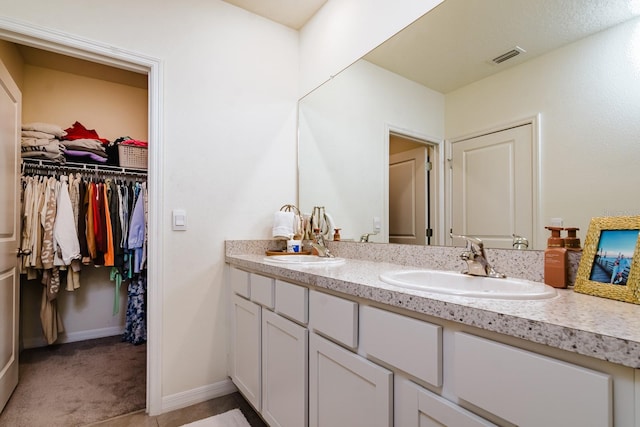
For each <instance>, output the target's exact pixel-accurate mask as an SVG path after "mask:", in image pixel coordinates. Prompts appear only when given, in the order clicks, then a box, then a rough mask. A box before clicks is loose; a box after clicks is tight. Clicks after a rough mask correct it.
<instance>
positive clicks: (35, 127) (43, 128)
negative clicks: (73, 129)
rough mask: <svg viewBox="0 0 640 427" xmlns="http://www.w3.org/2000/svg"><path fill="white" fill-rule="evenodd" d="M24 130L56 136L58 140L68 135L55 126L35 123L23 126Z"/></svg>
mask: <svg viewBox="0 0 640 427" xmlns="http://www.w3.org/2000/svg"><path fill="white" fill-rule="evenodd" d="M22 130H31V131H36V132H44V133H49V134H51V135H54V136H56V137H58V138H62V137H63V136H66V135H67V132H65V131H64V130H63V129H62V128H61V127H60V126H58V125H53V124H50V123H39V122H35V123H27V124H23V125H22Z"/></svg>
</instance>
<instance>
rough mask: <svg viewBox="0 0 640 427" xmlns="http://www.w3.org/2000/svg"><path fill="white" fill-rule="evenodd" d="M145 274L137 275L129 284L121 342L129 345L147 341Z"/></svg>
mask: <svg viewBox="0 0 640 427" xmlns="http://www.w3.org/2000/svg"><path fill="white" fill-rule="evenodd" d="M146 295H147V275H146V272H145V273H142V274H140V275H138V277H137V279H136V280H132V281H131V283H129V291H128V302H127V317H126V321H125V327H124V335H123V336H122V340H123V341H126V342H130V343H131V344H136V345H137V344H142V343H144V342H145V341H146V340H147V323H146V316H147V310H146V300H147V297H146Z"/></svg>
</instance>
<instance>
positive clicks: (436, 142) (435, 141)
mask: <svg viewBox="0 0 640 427" xmlns="http://www.w3.org/2000/svg"><path fill="white" fill-rule="evenodd" d="M392 133H394V134H396V135H401V136H403V137H406V138H409V139H414V140H416V142H420V143H423V144H425V145H430V146H431V147H433V159H432V163H433V164H434V169H435V173H434V174H433V177H434V179H435V183H434V185H433V187H434V188H435V189H436V195H435V197H434V199H433V200H434V203H435V205H436V206H435V208H434V212H435V218H434V219H433V229H434V232H435V235H436V238H435V239H433V242H432V246H433V245H443V244H444V242H445V240H444V239H445V234H444V231H445V214H444V212H445V211H444V208H445V186H444V182H445V177H444V169H445V168H444V158H445V156H444V154H445V150H444V139H443V138H438V137H435V136H432V135H427V134H424V133H422V132H418V131H415V130H412V129H406V128H403V127H400V126H395V125H393V124H390V123H385V125H384V144H382V146H383V150H384V152H383V155H382V158H383V161H384V164H383V165H381V167H382V169H383V171H384V172H383V178H382V183H383V185H382V192H383V194H382V200H383V204H384V206H383V209H382V215H383V217H382V224H384V230H385V233H386V236H385V237H386V239H387V241H388V239H389V136H390V135H391V134H392Z"/></svg>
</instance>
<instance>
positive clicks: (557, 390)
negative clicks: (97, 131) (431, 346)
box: [453, 332, 613, 427]
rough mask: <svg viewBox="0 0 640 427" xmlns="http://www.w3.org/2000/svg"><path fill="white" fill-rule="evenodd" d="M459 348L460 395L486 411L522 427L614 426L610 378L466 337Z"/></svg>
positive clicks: (460, 337)
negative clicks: (515, 391)
mask: <svg viewBox="0 0 640 427" xmlns="http://www.w3.org/2000/svg"><path fill="white" fill-rule="evenodd" d="M454 346H455V355H454V358H453V384H454V392H455V394H456V395H457V396H458V397H460V398H462V399H464V400H466V401H468V402H470V403H472V404H474V405H476V406H478V407H480V408H482V409H484V410H487V411H489V412H491V413H493V414H495V415H498V416H499V417H502V418H504V419H505V420H507V421H509V422H512V423H514V424H517V425H520V426H570V425H571V426H581V427H583V426H594V427H595V426H611V425H613V424H612V420H613V414H612V405H613V391H612V378H611V376H610V375H607V374H603V373H601V372H597V371H593V370H591V369H587V368H583V367H581V366H577V365H573V364H570V363H566V362H563V361H559V360H555V359H551V358H549V357H546V356H542V355H539V354H536V353H532V352H529V351H526V350H521V349H519V348H516V347H511V346H508V345H505V344H502V343H497V342H494V341H490V340H487V339H484V338H479V337H476V336H473V335H469V334H466V333H462V332H456V333H455V335H454ZM514 390H517V391H518V392H517V393H514ZM569 396H570V397H569Z"/></svg>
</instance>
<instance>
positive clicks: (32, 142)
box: [20, 136, 57, 147]
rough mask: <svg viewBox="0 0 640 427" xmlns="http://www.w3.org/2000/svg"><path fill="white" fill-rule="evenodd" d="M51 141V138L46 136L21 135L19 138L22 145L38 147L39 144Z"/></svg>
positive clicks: (47, 143)
mask: <svg viewBox="0 0 640 427" xmlns="http://www.w3.org/2000/svg"><path fill="white" fill-rule="evenodd" d="M51 141H53V139H48V138H26V137H24V136H23V137H22V138H20V145H21V146H22V147H40V146H43V145H49V144H51ZM56 141H57V140H56Z"/></svg>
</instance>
